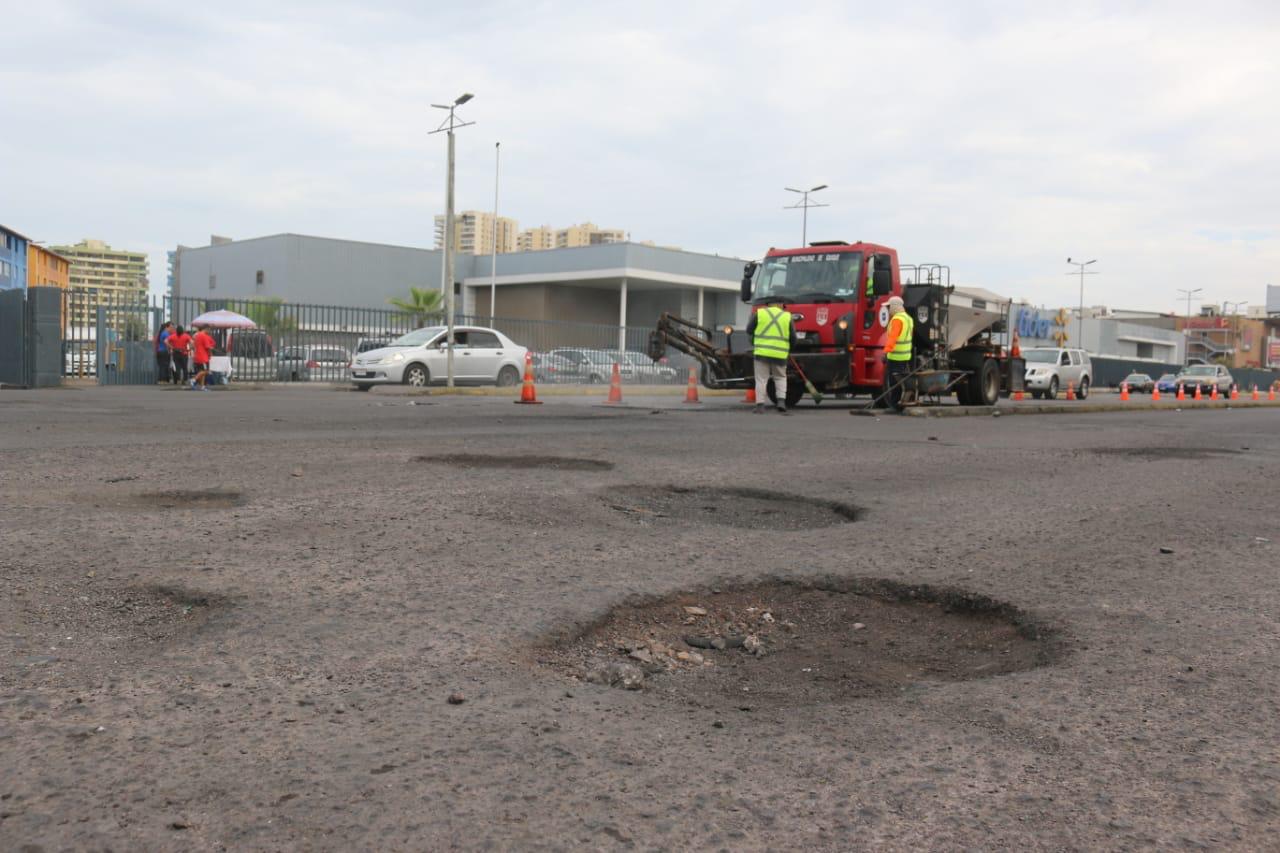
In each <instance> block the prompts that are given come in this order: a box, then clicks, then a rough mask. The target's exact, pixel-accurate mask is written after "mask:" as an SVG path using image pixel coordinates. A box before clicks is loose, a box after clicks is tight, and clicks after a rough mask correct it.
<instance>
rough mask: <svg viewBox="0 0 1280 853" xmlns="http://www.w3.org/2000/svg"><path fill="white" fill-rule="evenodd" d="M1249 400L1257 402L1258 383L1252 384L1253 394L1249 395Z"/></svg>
mask: <svg viewBox="0 0 1280 853" xmlns="http://www.w3.org/2000/svg"><path fill="white" fill-rule="evenodd" d="M1249 399H1251V400H1253V402H1255V403H1256V402H1258V383H1256V382H1255V383H1253V393H1252V394H1250V395H1249Z"/></svg>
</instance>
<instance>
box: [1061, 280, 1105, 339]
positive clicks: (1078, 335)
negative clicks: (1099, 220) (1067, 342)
mask: <svg viewBox="0 0 1280 853" xmlns="http://www.w3.org/2000/svg"><path fill="white" fill-rule="evenodd" d="M1097 262H1098V259H1097V258H1094V259H1093V260H1091V261H1073V260H1071V259H1070V258H1067V263H1069V264H1071V265H1072V266H1073V267H1079V268H1080V269H1079V271H1078V272H1079V275H1080V323H1079V325H1077V326H1076V340H1077V346H1079V347H1080V349H1084V277H1085V276H1087V275H1097V273H1096V272H1085V271H1084V268H1085V267H1087V266H1089V264H1096V263H1097ZM1076 274H1077V273H1074V272H1069V273H1067V275H1076Z"/></svg>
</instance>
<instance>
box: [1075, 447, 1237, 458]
mask: <svg viewBox="0 0 1280 853" xmlns="http://www.w3.org/2000/svg"><path fill="white" fill-rule="evenodd" d="M1088 452H1090V453H1094V454H1096V455H1098V456H1128V457H1132V458H1137V459H1169V460H1189V461H1195V460H1201V459H1212V458H1213V457H1215V456H1229V455H1238V454H1239V453H1240V451H1239V450H1229V449H1227V448H1225V447H1094V448H1092V449H1090V450H1089V451H1088Z"/></svg>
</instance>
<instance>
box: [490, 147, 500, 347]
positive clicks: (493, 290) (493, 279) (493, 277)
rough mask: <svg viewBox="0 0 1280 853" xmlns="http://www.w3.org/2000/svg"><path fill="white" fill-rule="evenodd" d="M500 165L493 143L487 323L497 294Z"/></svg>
mask: <svg viewBox="0 0 1280 853" xmlns="http://www.w3.org/2000/svg"><path fill="white" fill-rule="evenodd" d="M501 166H502V143H501V142H495V143H493V254H492V255H491V256H490V257H489V325H490V326H492V325H493V315H494V311H495V310H496V309H495V308H494V305H495V301H496V299H497V296H498V171H499V169H500V168H501Z"/></svg>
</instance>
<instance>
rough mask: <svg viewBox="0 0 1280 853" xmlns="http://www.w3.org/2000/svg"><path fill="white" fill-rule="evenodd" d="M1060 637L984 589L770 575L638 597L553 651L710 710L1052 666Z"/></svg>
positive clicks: (594, 675)
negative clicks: (782, 578)
mask: <svg viewBox="0 0 1280 853" xmlns="http://www.w3.org/2000/svg"><path fill="white" fill-rule="evenodd" d="M1054 652H1055V649H1054V642H1053V634H1052V632H1051V631H1049V630H1048V629H1046V628H1044V627H1043V626H1041V625H1039V624H1038V623H1037V622H1036V621H1034V620H1033V619H1031V618H1030V617H1028V616H1027V615H1026V614H1024V613H1022V612H1021V611H1019V610H1018V609H1017V608H1015V607H1013V606H1011V605H1009V604H1005V603H1002V602H999V601H996V600H994V599H991V598H988V597H986V596H982V595H975V594H972V593H968V592H964V591H960V590H952V589H940V588H935V587H929V586H910V585H904V584H900V583H896V582H893V581H885V580H868V579H831V580H824V581H770V582H761V583H757V584H752V585H747V586H741V587H736V588H732V589H729V588H724V589H719V590H716V589H711V590H705V591H701V592H686V593H678V594H674V595H669V596H664V597H662V598H654V599H648V600H644V601H640V602H634V603H627V604H624V605H621V606H618V607H615V608H613V609H612V610H610V611H609V612H608V613H607V614H606V615H605V616H604V617H602V618H601V619H599V620H598V621H596V622H594V623H592V624H591V625H589V626H588V627H586V628H585V629H583V630H580V631H577V632H574V633H572V634H570V635H569V636H567V637H563V638H560V639H558V640H555V641H552V642H550V643H549V644H547V645H546V646H544V647H543V649H542V651H541V654H540V656H539V663H541V664H543V665H545V666H549V667H551V668H553V669H555V670H558V671H559V672H561V673H563V674H565V675H568V676H570V677H572V678H575V679H580V680H584V681H592V682H597V683H602V684H612V685H614V686H619V687H628V688H633V689H646V690H651V691H654V692H657V693H661V694H667V695H670V696H672V697H673V698H678V699H681V700H682V701H689V702H694V703H696V704H705V705H712V706H722V705H723V706H729V707H739V708H742V709H744V710H748V709H752V708H756V707H776V706H791V705H801V704H811V703H819V702H833V701H849V700H854V699H859V698H868V697H882V696H886V695H892V694H893V693H896V692H899V691H901V690H902V689H904V688H906V687H908V686H910V685H913V684H920V683H928V682H957V681H968V680H972V679H982V678H992V677H995V676H1000V675H1008V674H1010V673H1015V672H1022V671H1025V670H1029V669H1033V668H1035V667H1039V666H1044V665H1046V664H1048V663H1050V662H1052V660H1053V658H1054Z"/></svg>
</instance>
